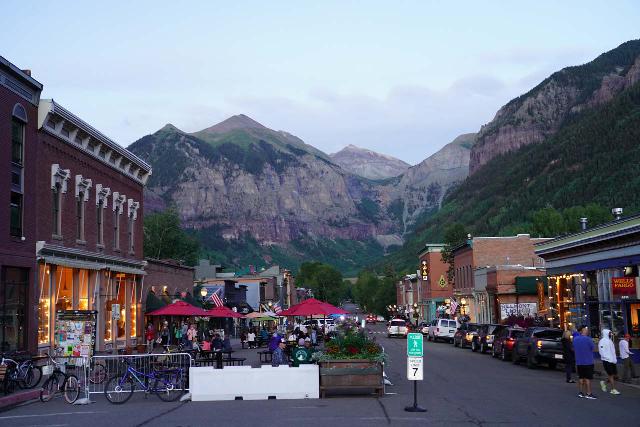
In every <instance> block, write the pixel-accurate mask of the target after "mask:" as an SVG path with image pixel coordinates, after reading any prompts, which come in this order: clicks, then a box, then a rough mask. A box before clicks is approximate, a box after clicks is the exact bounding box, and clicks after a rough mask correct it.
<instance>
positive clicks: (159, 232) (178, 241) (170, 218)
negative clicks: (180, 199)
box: [144, 208, 200, 265]
mask: <svg viewBox="0 0 640 427" xmlns="http://www.w3.org/2000/svg"><path fill="white" fill-rule="evenodd" d="M199 249H200V244H199V243H198V241H197V240H196V239H194V238H193V237H191V236H189V235H188V234H187V233H185V231H184V230H183V229H182V228H181V227H180V217H179V216H178V212H177V211H176V210H175V209H173V208H169V209H167V210H165V211H164V212H159V213H154V214H151V215H148V216H146V217H145V218H144V255H145V256H146V257H149V258H156V259H167V258H170V259H176V260H181V261H183V262H184V263H185V264H187V265H195V264H196V263H197V262H198V254H199Z"/></svg>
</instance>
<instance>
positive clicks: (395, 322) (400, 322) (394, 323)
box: [391, 320, 405, 326]
mask: <svg viewBox="0 0 640 427" xmlns="http://www.w3.org/2000/svg"><path fill="white" fill-rule="evenodd" d="M404 325H405V323H404V320H392V321H391V326H404Z"/></svg>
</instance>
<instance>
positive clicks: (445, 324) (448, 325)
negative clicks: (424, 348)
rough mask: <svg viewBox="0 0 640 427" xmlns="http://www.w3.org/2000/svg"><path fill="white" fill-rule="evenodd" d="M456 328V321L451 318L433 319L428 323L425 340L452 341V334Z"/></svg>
mask: <svg viewBox="0 0 640 427" xmlns="http://www.w3.org/2000/svg"><path fill="white" fill-rule="evenodd" d="M456 329H458V321H457V320H453V319H434V320H432V321H431V324H430V325H429V333H428V335H427V340H429V341H432V340H433V341H438V340H443V341H449V342H453V335H455V333H456Z"/></svg>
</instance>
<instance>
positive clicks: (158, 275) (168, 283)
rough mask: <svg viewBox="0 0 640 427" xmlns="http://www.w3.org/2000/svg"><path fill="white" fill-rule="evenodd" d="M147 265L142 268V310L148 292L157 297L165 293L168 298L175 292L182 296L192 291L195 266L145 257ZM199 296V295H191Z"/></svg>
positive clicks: (144, 310)
mask: <svg viewBox="0 0 640 427" xmlns="http://www.w3.org/2000/svg"><path fill="white" fill-rule="evenodd" d="M145 261H146V262H147V265H146V267H145V269H144V271H145V273H146V275H145V277H144V283H143V289H142V304H143V305H142V312H143V313H146V312H148V311H149V310H147V307H146V306H145V305H144V304H145V301H146V300H147V295H148V294H149V292H153V293H154V294H155V295H156V296H157V297H159V298H160V297H162V295H166V296H167V297H169V298H173V297H175V295H176V294H178V295H180V296H182V294H183V293H187V292H188V293H193V279H194V273H195V268H193V267H189V266H186V265H182V264H180V263H178V262H177V261H175V260H166V259H165V260H159V259H153V258H145ZM193 297H194V298H200V297H201V296H200V295H193Z"/></svg>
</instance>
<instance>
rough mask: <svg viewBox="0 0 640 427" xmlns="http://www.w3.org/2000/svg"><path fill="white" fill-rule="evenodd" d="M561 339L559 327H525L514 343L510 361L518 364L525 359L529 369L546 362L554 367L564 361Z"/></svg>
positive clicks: (550, 366)
mask: <svg viewBox="0 0 640 427" xmlns="http://www.w3.org/2000/svg"><path fill="white" fill-rule="evenodd" d="M561 339H562V330H561V329H557V328H544V327H532V328H527V329H526V330H525V331H524V334H522V336H521V337H519V338H518V339H517V340H516V343H515V344H514V347H513V352H512V361H513V363H514V364H518V363H520V361H521V360H522V359H525V360H526V361H527V368H529V369H534V368H536V367H537V366H538V365H539V364H540V363H546V364H548V365H549V368H551V369H555V368H556V365H557V364H558V362H561V363H562V362H564V360H563V356H562V342H561V341H560V340H561Z"/></svg>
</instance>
